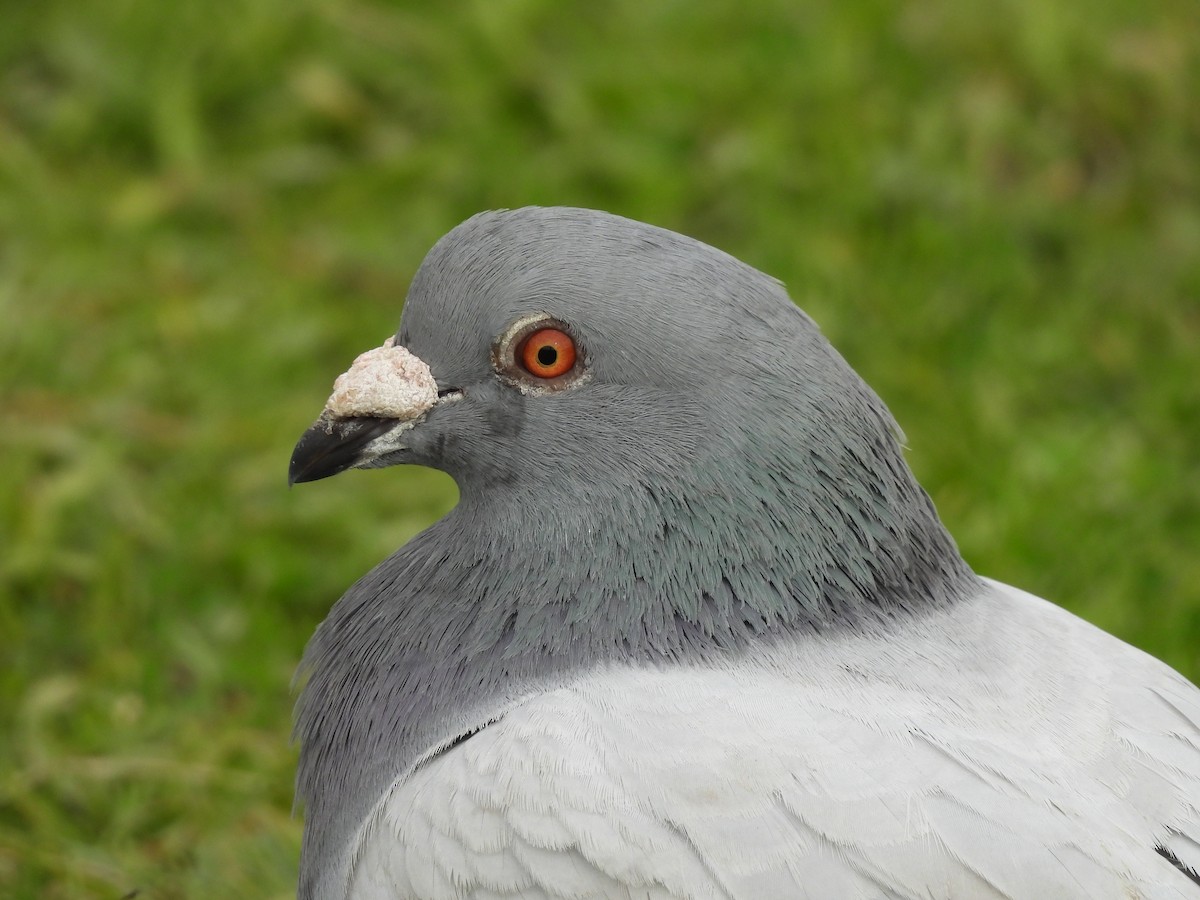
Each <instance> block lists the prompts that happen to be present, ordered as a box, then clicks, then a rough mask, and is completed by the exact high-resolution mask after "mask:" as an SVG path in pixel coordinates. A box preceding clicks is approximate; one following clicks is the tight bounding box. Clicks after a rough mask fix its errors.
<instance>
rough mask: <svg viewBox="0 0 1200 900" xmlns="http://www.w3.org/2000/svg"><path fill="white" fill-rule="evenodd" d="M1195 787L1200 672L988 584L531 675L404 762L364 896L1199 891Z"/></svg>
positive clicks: (1198, 784) (368, 860)
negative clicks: (933, 604) (707, 644)
mask: <svg viewBox="0 0 1200 900" xmlns="http://www.w3.org/2000/svg"><path fill="white" fill-rule="evenodd" d="M1197 798H1200V699H1198V696H1197V690H1196V688H1195V687H1193V686H1192V685H1190V684H1188V683H1187V682H1186V681H1185V680H1184V679H1182V678H1181V677H1180V676H1178V675H1176V674H1175V673H1173V672H1172V671H1171V670H1170V669H1169V668H1167V667H1165V666H1163V665H1162V664H1161V663H1158V662H1157V661H1155V660H1153V659H1151V658H1150V657H1147V656H1145V655H1144V654H1141V653H1140V652H1138V651H1136V650H1134V649H1133V648H1130V647H1128V646H1127V645H1125V644H1122V643H1121V642H1119V641H1117V640H1116V639H1115V638H1112V637H1110V636H1108V635H1106V634H1104V633H1103V632H1100V631H1098V630H1096V629H1094V628H1092V627H1091V626H1089V625H1087V624H1086V623H1083V622H1081V621H1080V620H1078V619H1076V618H1074V617H1073V616H1070V615H1069V614H1067V613H1065V612H1064V611H1062V610H1060V609H1058V608H1057V607H1054V606H1052V605H1050V604H1047V603H1045V602H1044V601H1040V600H1038V599H1037V598H1033V597H1030V596H1029V595H1026V594H1022V593H1021V592H1018V591H1014V590H1013V589H1011V588H1005V587H1003V586H999V585H994V584H993V585H989V586H988V588H987V589H986V591H984V592H983V593H981V594H980V596H979V597H977V598H975V599H973V600H972V601H970V602H968V603H964V604H961V605H960V606H959V607H957V608H955V609H953V610H948V611H942V612H938V613H936V614H932V615H929V616H925V617H922V618H920V619H917V620H913V621H911V622H909V623H906V624H905V625H904V626H903V627H897V628H894V629H892V630H891V631H888V632H879V633H876V634H872V635H842V636H839V637H837V638H835V639H831V640H816V639H812V638H810V639H796V640H790V641H787V642H779V643H775V644H774V645H771V646H764V647H761V648H758V649H757V650H756V651H754V652H753V653H750V654H747V655H743V656H740V657H737V658H727V659H724V660H722V661H720V662H718V663H710V664H704V665H701V664H692V663H686V662H681V663H679V664H676V665H672V666H608V667H605V668H602V669H597V670H593V671H591V672H588V673H584V674H582V675H580V676H577V677H576V678H575V679H574V680H572V681H571V682H570V683H567V684H565V685H563V686H561V687H559V688H557V689H554V690H548V691H544V692H541V693H538V694H535V695H532V696H529V697H527V698H525V699H524V700H522V701H520V702H519V703H517V704H515V705H514V706H513V707H512V708H510V709H508V710H507V711H506V712H505V713H504V714H503V716H502V717H501V718H499V719H498V720H497V721H495V722H492V723H491V724H489V725H487V727H484V728H482V729H481V730H479V731H478V732H476V733H474V734H472V735H470V736H469V737H464V738H463V739H461V740H459V741H458V742H456V743H454V744H453V745H451V746H448V747H446V748H445V749H441V750H438V751H436V752H431V754H430V755H429V756H428V757H427V758H426V759H424V760H423V761H422V762H421V763H419V764H418V765H417V766H415V767H414V768H412V769H411V770H409V771H408V772H406V773H405V774H404V775H403V776H402V777H400V778H399V779H397V781H396V782H395V783H394V784H393V785H392V786H391V788H390V789H389V790H388V791H387V792H386V794H385V795H384V796H382V797H381V798H380V800H379V802H378V803H377V804H376V805H375V807H374V809H373V811H372V813H371V815H370V816H368V818H367V819H366V820H365V821H364V823H363V825H362V828H361V829H360V832H359V837H358V839H357V841H356V851H355V853H354V862H353V865H352V867H351V876H350V882H349V887H348V894H347V896H351V897H356V898H382V897H431V898H442V897H455V896H469V895H471V894H473V893H477V894H481V895H482V894H487V895H499V896H519V897H532V896H550V897H567V896H581V895H587V894H592V895H597V896H606V897H620V896H646V895H648V894H649V895H652V896H653V895H658V896H664V897H666V896H670V897H727V896H735V897H753V898H759V897H768V896H815V897H864V898H865V897H877V896H880V895H881V889H886V891H890V892H892V894H895V895H898V896H922V897H925V896H930V897H964V896H965V897H1014V898H1016V897H1028V898H1044V897H1047V896H1055V897H1089V898H1094V897H1107V896H1114V897H1116V896H1122V897H1124V896H1146V897H1160V896H1161V897H1173V896H1178V897H1189V896H1191V897H1193V898H1194V897H1197V896H1200V887H1198V886H1197V885H1195V884H1193V883H1192V882H1191V881H1190V880H1189V879H1188V878H1187V876H1186V875H1185V874H1184V873H1183V872H1182V871H1181V870H1180V869H1179V868H1178V867H1176V866H1173V865H1172V864H1171V863H1170V862H1169V861H1168V859H1167V858H1166V857H1165V856H1164V855H1163V853H1162V852H1161V849H1162V848H1163V847H1164V846H1165V844H1164V842H1165V841H1170V840H1176V843H1177V844H1178V846H1179V847H1180V848H1181V850H1182V852H1184V853H1185V855H1186V853H1187V852H1190V851H1189V850H1188V847H1189V845H1188V844H1187V843H1186V842H1183V841H1179V840H1178V838H1179V836H1180V835H1183V836H1186V837H1187V838H1188V840H1191V841H1193V842H1194V841H1195V840H1196V838H1197V836H1198V835H1200V816H1198V814H1197V809H1196V805H1195V804H1196V802H1197ZM1190 846H1191V847H1195V846H1196V844H1195V843H1192V844H1190ZM1156 848H1159V849H1158V850H1156Z"/></svg>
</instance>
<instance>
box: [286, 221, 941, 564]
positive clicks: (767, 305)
mask: <svg viewBox="0 0 1200 900" xmlns="http://www.w3.org/2000/svg"><path fill="white" fill-rule="evenodd" d="M394 343H395V345H396V346H395V348H394V350H395V352H397V353H399V352H403V350H406V351H407V352H408V353H410V354H412V355H413V356H415V357H416V358H417V360H418V361H419V362H420V363H423V364H424V365H427V366H428V370H429V374H428V376H426V377H427V378H429V379H431V381H430V383H429V385H428V386H425V391H426V393H427V395H428V397H429V400H428V401H427V402H424V403H421V404H418V406H417V407H416V408H415V414H413V415H402V416H396V415H391V414H389V413H387V412H381V411H380V410H378V409H372V408H371V404H370V403H369V402H368V403H366V404H365V405H363V404H360V405H359V406H358V407H356V408H353V409H352V410H351V413H352V414H350V415H342V416H338V415H334V414H333V413H332V412H331V410H330V409H327V410H326V412H325V414H324V415H323V416H322V418H321V420H319V421H318V423H317V424H316V425H315V426H314V427H313V428H312V429H310V431H309V432H308V434H306V436H305V438H304V439H302V440H301V442H300V444H299V445H298V447H297V450H296V454H295V456H294V458H293V461H292V478H293V480H295V481H307V480H312V479H314V478H320V477H325V476H327V475H331V474H335V473H336V472H338V471H341V470H343V469H345V468H350V467H377V466H386V465H394V464H399V463H416V464H420V465H425V466H432V467H435V468H439V469H442V470H444V471H446V472H448V473H449V474H450V475H452V476H453V477H454V478H455V480H456V481H457V482H458V485H459V488H460V491H461V497H462V500H461V502H462V504H464V505H465V506H467V507H472V508H474V507H476V506H484V507H487V508H488V509H489V510H490V511H491V513H492V514H493V515H497V514H498V513H499V511H500V510H501V509H502V508H504V507H506V505H511V506H513V508H514V509H515V510H516V511H517V512H518V514H519V515H523V516H526V517H527V518H526V519H525V522H526V525H525V526H524V527H525V528H538V527H544V528H545V529H546V530H547V531H551V532H554V533H560V532H561V530H562V529H564V528H568V529H569V528H571V526H572V525H575V526H582V527H584V528H585V529H586V528H594V527H595V526H596V524H597V523H596V521H595V520H596V519H597V517H600V518H603V517H606V516H609V517H610V516H612V514H613V512H614V509H616V510H620V509H622V508H628V507H630V506H631V505H632V506H638V505H639V504H640V503H641V502H642V501H644V500H645V495H646V494H647V492H649V493H652V494H654V495H655V501H656V502H657V505H659V506H661V505H662V504H663V503H670V502H672V500H674V501H675V502H677V503H678V505H679V506H680V507H681V508H682V507H698V506H701V505H703V504H704V501H705V497H708V496H709V495H712V496H713V497H714V498H715V501H716V502H717V506H718V507H722V508H720V509H719V510H717V509H714V510H713V513H714V515H719V516H720V518H721V519H722V520H724V521H726V522H729V523H731V524H732V523H736V525H737V526H738V528H739V529H740V530H741V531H742V533H743V534H745V533H746V529H747V528H749V529H750V531H755V530H759V529H760V527H761V526H765V527H766V528H767V530H768V531H772V530H773V529H778V528H785V529H789V530H796V529H797V528H798V529H799V530H798V532H797V533H796V535H795V537H796V538H798V539H802V538H803V537H804V535H805V533H807V532H812V533H813V534H812V537H813V538H814V540H815V539H816V538H818V537H819V533H820V532H822V531H826V532H829V533H831V534H836V535H837V537H838V540H840V541H842V542H846V541H852V542H855V543H859V544H861V545H862V546H864V547H867V548H869V547H870V546H871V545H872V542H873V540H874V538H873V535H872V532H873V531H874V530H877V529H879V528H881V527H882V528H886V527H887V526H888V525H889V524H891V520H896V521H900V520H903V519H905V518H906V517H909V516H915V517H917V518H928V517H929V516H930V515H932V512H931V509H930V507H929V504H928V501H927V500H926V499H925V497H924V494H923V493H922V492H921V491H920V489H919V488H915V485H914V484H913V483H912V479H911V476H910V475H909V473H908V470H907V468H906V466H905V465H904V462H903V460H902V459H901V456H900V448H899V443H898V441H897V434H898V429H897V428H896V426H895V424H894V422H893V420H892V418H891V416H890V414H889V413H888V412H887V410H886V408H885V407H884V406H883V404H882V402H881V401H880V400H879V399H878V398H877V397H876V396H875V394H874V393H873V392H872V391H871V390H870V389H869V388H868V387H867V386H866V385H865V384H864V383H863V382H862V381H861V380H860V379H859V378H858V377H857V375H855V373H854V372H853V371H852V370H851V369H850V368H849V366H848V365H847V364H846V363H845V362H844V361H843V360H842V359H841V357H840V356H839V355H838V354H837V353H836V352H835V351H834V350H833V348H832V347H831V346H830V345H829V343H828V342H827V341H826V340H825V339H824V337H823V336H822V335H821V333H820V331H819V330H818V328H817V327H816V325H815V324H814V323H813V322H812V320H811V319H809V318H808V317H807V316H806V315H805V314H804V313H803V312H801V311H800V310H799V309H798V308H797V307H796V306H795V305H794V304H793V303H792V302H791V301H790V300H789V299H788V297H787V295H786V293H785V291H784V290H783V288H782V286H781V285H780V284H779V283H778V282H776V281H774V280H773V279H771V278H768V277H767V276H765V275H763V274H762V273H760V272H758V271H756V270H755V269H753V268H751V267H749V266H747V265H745V264H743V263H741V262H739V261H738V260H736V259H734V258H732V257H730V256H728V255H726V254H724V253H722V252H720V251H718V250H715V249H713V248H711V247H708V246H706V245H704V244H701V243H699V242H697V241H694V240H691V239H688V238H685V237H682V236H680V235H677V234H674V233H672V232H668V231H665V230H663V229H659V228H655V227H652V226H649V225H644V224H642V223H638V222H633V221H630V220H627V219H623V218H620V217H617V216H613V215H609V214H606V213H601V212H596V211H592V210H579V209H557V208H552V209H539V208H534V209H523V210H516V211H511V212H496V213H484V214H482V215H479V216H476V217H474V218H472V219H470V220H469V221H467V222H465V223H464V224H462V225H460V226H459V227H458V228H456V229H454V230H453V231H451V232H450V233H449V234H448V235H447V236H446V237H444V238H443V239H442V240H441V241H439V242H438V244H437V245H436V246H435V247H434V248H433V250H432V251H431V252H430V253H429V255H428V256H427V258H426V259H425V261H424V263H423V264H422V265H421V267H420V269H419V271H418V272H417V274H416V277H415V279H414V281H413V284H412V287H411V290H410V292H409V296H408V299H407V301H406V303H405V308H404V313H403V318H402V321H401V325H400V329H399V331H398V333H397V334H396V336H395V338H394ZM381 349H382V348H381ZM381 377H382V379H383V380H384V381H385V382H386V381H387V379H388V378H392V380H393V381H395V383H396V389H397V390H401V391H402V390H404V389H407V388H408V387H409V386H410V384H409V382H410V381H411V379H409V380H408V381H406V380H404V376H394V375H391V374H389V373H386V372H385V373H384V375H383V376H381ZM377 380H378V379H377ZM384 387H385V392H386V388H387V385H386V383H385V385H384ZM676 488H677V489H678V491H679V492H680V493H681V496H678V497H672V496H671V495H672V493H673V492H674V490H675V489H676ZM689 492H690V494H689ZM722 495H726V496H724V498H723V499H722ZM501 518H504V517H501ZM655 518H656V519H660V518H662V516H661V515H657V516H655ZM746 519H749V520H750V521H744V520H746ZM755 521H757V522H758V525H757V526H756V525H755ZM539 523H540V526H539ZM731 537H733V536H732V535H731ZM770 540H772V541H775V542H778V540H777V535H771V537H770ZM818 543H819V542H818ZM813 546H814V548H815V547H816V543H814V545H813Z"/></svg>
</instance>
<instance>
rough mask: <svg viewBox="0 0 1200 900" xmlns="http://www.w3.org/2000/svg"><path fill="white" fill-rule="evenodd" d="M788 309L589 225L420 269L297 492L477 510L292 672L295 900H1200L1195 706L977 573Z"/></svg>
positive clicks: (816, 341)
mask: <svg viewBox="0 0 1200 900" xmlns="http://www.w3.org/2000/svg"><path fill="white" fill-rule="evenodd" d="M902 442H903V438H902V435H901V433H900V430H899V427H898V425H897V423H896V422H895V421H894V420H893V418H892V416H891V414H890V413H889V411H888V409H887V408H886V407H885V405H884V404H883V402H882V401H881V400H880V398H879V397H878V396H877V395H876V394H875V393H874V392H873V391H872V390H871V389H870V388H869V387H868V386H867V385H866V384H865V383H864V382H863V381H862V380H861V379H860V378H859V377H858V376H857V375H856V374H855V373H854V371H853V370H852V369H851V368H850V366H849V365H848V364H847V363H846V362H845V361H844V360H843V359H842V358H841V357H840V356H839V355H838V353H837V352H836V351H835V350H834V349H833V348H832V346H831V345H830V344H829V342H828V341H827V340H826V339H825V338H824V337H823V336H822V334H821V332H820V331H819V329H818V327H817V326H816V325H815V324H814V322H813V321H812V320H811V319H810V318H809V317H808V316H807V315H806V314H805V313H804V312H802V311H801V310H800V309H799V308H798V307H797V306H796V305H795V304H794V303H793V302H792V301H791V300H790V298H789V297H788V295H787V292H786V290H785V289H784V287H783V286H782V285H781V284H780V283H779V282H777V281H775V280H774V279H772V278H770V277H768V276H767V275H764V274H763V273H761V272H759V271H757V270H755V269H753V268H751V267H750V266H748V265H746V264H744V263H742V262H740V261H738V260H736V259H734V258H733V257H731V256H728V255H726V254H725V253H723V252H721V251H719V250H716V249H714V248H712V247H709V246H707V245H705V244H702V243H700V242H698V241H695V240H692V239H690V238H687V237H684V236H681V235H678V234H675V233H673V232H670V231H666V230H663V229H660V228H657V227H653V226H650V225H646V224H642V223H639V222H635V221H631V220H628V219H625V218H621V217H618V216H615V215H611V214H608V213H604V212H599V211H594V210H584V209H568V208H526V209H518V210H510V211H497V212H487V213H482V214H480V215H477V216H475V217H474V218H471V219H469V220H467V221H466V222H465V223H463V224H461V225H459V226H458V227H457V228H455V229H454V230H453V231H451V232H450V233H449V234H447V235H446V236H445V237H443V238H442V239H441V240H440V241H439V242H438V243H437V244H436V245H435V246H434V247H433V249H432V250H431V251H430V252H429V254H428V255H427V257H426V258H425V260H424V261H423V263H422V264H421V265H420V267H419V269H418V271H417V272H416V274H415V276H414V279H413V282H412V284H411V287H410V290H409V293H408V296H407V299H406V301H405V304H404V308H403V313H402V317H401V321H400V327H399V330H398V332H397V333H396V334H395V335H394V336H393V337H391V338H389V339H388V340H387V342H386V343H385V344H384V345H383V346H381V347H377V348H376V349H374V350H370V351H368V352H366V353H364V354H363V355H362V356H360V357H359V359H358V360H356V361H355V363H354V365H353V366H352V367H351V368H350V370H349V371H348V372H346V373H345V375H343V376H342V377H341V378H340V379H338V382H337V383H336V385H335V390H334V393H333V395H332V396H331V397H330V399H329V402H328V403H327V404H326V407H325V409H324V410H323V412H322V413H321V415H320V417H319V418H318V419H317V421H316V423H315V424H314V425H313V426H312V427H311V428H310V429H309V430H308V431H307V432H305V434H304V435H303V436H302V437H301V439H300V441H299V443H298V444H297V445H296V449H295V452H294V454H293V457H292V459H291V466H290V480H291V482H293V483H294V482H305V481H313V480H316V479H319V478H325V477H327V476H330V475H334V474H336V473H338V472H341V471H343V470H346V469H350V468H373V467H383V466H392V465H398V464H416V465H421V466H429V467H433V468H436V469H440V470H442V471H444V472H447V473H449V474H450V475H451V476H452V477H453V478H454V480H455V481H456V483H457V485H458V488H459V495H460V496H459V501H458V504H457V505H456V506H455V507H454V509H453V510H452V511H451V512H449V513H448V514H447V515H446V516H445V517H443V518H442V519H440V520H439V521H437V522H435V523H434V524H432V525H431V526H430V527H429V528H428V529H427V530H425V531H424V532H422V533H420V534H419V535H417V536H416V537H414V538H413V539H412V540H410V541H409V542H408V543H407V544H405V545H404V546H403V547H401V548H400V549H399V550H398V551H397V552H396V553H395V554H394V555H392V556H391V557H389V558H388V559H386V560H385V561H384V562H382V563H380V564H379V565H378V566H377V567H376V568H375V569H373V570H372V571H371V572H369V573H368V574H367V575H365V576H364V577H363V578H362V579H361V580H359V581H358V582H357V583H356V584H354V585H353V586H352V587H351V588H350V589H349V591H347V593H346V594H345V595H344V596H343V597H342V598H341V599H340V600H339V601H338V602H337V604H336V605H334V607H333V608H332V610H331V612H330V614H329V616H328V618H327V619H326V620H325V621H324V622H323V623H322V624H321V625H320V626H319V627H318V628H317V630H316V633H315V635H314V636H313V638H312V640H311V642H310V644H309V646H308V648H307V650H306V652H305V656H304V659H303V662H302V664H301V672H300V678H301V683H302V688H301V690H300V694H299V699H298V701H297V710H296V726H295V727H296V737H297V740H298V742H299V744H300V759H299V767H298V774H297V800H298V803H299V804H300V805H301V806H302V807H303V810H304V818H305V821H304V837H303V845H302V854H301V864H300V876H299V897H300V898H301V900H329V898H339V900H340V898H354V900H367V898H370V900H382V898H454V897H480V898H484V897H486V898H497V897H521V898H538V897H541V898H584V897H613V898H616V897H630V898H633V897H639V898H646V897H652V898H705V900H708V898H753V900H760V898H818V900H841V898H851V900H854V898H863V900H866V898H871V900H883V898H887V900H896V898H905V900H910V898H911V900H917V898H921V900H931V898H932V900H937V898H1013V900H1045V898H1089V900H1096V898H1134V897H1136V898H1155V900H1158V898H1180V900H1186V898H1190V900H1200V876H1198V875H1197V870H1198V869H1200V690H1198V689H1197V688H1196V687H1195V686H1194V685H1192V684H1191V683H1190V682H1188V681H1187V680H1186V679H1185V678H1184V677H1183V676H1181V675H1180V674H1178V673H1176V672H1175V671H1173V670H1172V669H1171V668H1169V667H1168V666H1167V665H1165V664H1164V663H1162V662H1160V661H1158V660H1156V659H1154V658H1153V657H1151V656H1149V655H1147V654H1145V653H1142V652H1141V651H1139V650H1137V649H1134V648H1133V647H1131V646H1129V645H1127V644H1125V643H1123V642H1121V641H1120V640H1118V639H1117V638H1115V637H1113V636H1111V635H1109V634H1107V633H1105V632H1103V631H1101V630H1099V629H1097V628H1095V627H1093V626H1092V625H1090V624H1088V623H1086V622H1084V621H1083V620H1081V619H1079V618H1077V617H1075V616H1074V615H1072V614H1070V613H1068V612H1066V611H1065V610H1063V609H1062V608H1060V607H1058V606H1056V605H1054V604H1052V603H1049V602H1047V601H1045V600H1041V599H1039V598H1037V597H1034V596H1032V595H1030V594H1027V593H1024V592H1022V591H1020V590H1018V589H1016V588H1013V587H1009V586H1006V585H1004V584H1001V583H999V582H997V581H992V580H989V579H987V578H984V577H982V576H980V575H977V574H976V573H975V572H973V571H972V570H971V568H970V567H969V566H968V565H967V564H966V563H965V562H964V561H963V558H962V556H961V555H960V553H959V551H958V549H957V547H956V545H955V543H954V541H953V539H952V538H951V537H950V535H949V534H948V533H947V531H946V529H945V527H944V526H943V524H942V523H941V521H940V519H939V518H938V515H937V512H936V511H935V509H934V506H933V504H932V502H931V500H930V498H929V496H928V495H927V494H926V493H925V492H924V490H923V489H922V488H921V487H920V486H919V485H918V483H917V481H916V480H915V478H914V476H913V474H912V473H911V471H910V470H909V468H908V466H907V464H906V463H905V460H904V456H903V443H902Z"/></svg>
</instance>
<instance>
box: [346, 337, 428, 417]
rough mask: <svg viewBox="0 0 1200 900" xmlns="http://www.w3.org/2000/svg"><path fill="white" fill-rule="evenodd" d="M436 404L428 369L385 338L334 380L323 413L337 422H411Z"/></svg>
mask: <svg viewBox="0 0 1200 900" xmlns="http://www.w3.org/2000/svg"><path fill="white" fill-rule="evenodd" d="M436 402H437V382H435V381H434V380H433V375H432V374H431V373H430V371H429V366H428V365H426V364H425V363H424V362H422V361H421V360H420V359H419V358H417V357H416V356H414V355H413V354H411V353H409V352H408V350H406V349H405V348H404V347H397V346H396V345H395V339H394V338H388V339H387V340H386V341H385V342H384V344H383V346H382V347H376V348H375V349H374V350H368V351H367V352H366V353H362V354H360V355H359V357H358V358H357V359H356V360H354V363H353V364H352V365H351V366H350V368H349V369H348V370H347V371H346V372H344V373H343V374H341V375H339V376H338V378H337V381H335V382H334V383H333V393H332V394H331V395H330V397H329V400H328V401H327V402H326V403H325V409H326V410H327V411H328V412H329V413H331V414H332V415H333V416H335V417H337V418H341V419H345V418H350V417H351V416H377V417H379V418H383V419H414V418H416V417H417V416H419V415H421V413H423V412H425V411H426V410H428V409H429V408H430V407H432V406H433V405H434V404H435V403H436Z"/></svg>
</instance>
